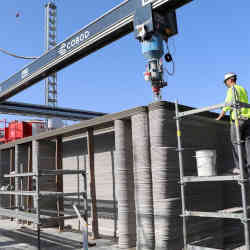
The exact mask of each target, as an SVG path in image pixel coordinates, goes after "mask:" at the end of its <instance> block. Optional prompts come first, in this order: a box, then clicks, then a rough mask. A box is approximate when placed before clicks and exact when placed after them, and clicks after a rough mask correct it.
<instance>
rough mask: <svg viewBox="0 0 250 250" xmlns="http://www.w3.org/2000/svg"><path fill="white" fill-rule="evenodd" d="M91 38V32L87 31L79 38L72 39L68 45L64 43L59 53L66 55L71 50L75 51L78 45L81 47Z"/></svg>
mask: <svg viewBox="0 0 250 250" xmlns="http://www.w3.org/2000/svg"><path fill="white" fill-rule="evenodd" d="M89 36H90V32H89V31H85V32H83V33H81V34H80V35H79V36H77V37H76V38H73V39H71V40H70V41H69V42H67V43H62V44H61V46H60V48H59V51H58V53H59V54H60V55H62V56H63V55H65V54H66V53H67V52H68V51H69V50H71V49H73V48H74V47H76V46H77V45H79V43H81V42H83V41H85V40H87V39H88V38H89Z"/></svg>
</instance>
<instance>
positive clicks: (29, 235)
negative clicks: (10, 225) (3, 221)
mask: <svg viewBox="0 0 250 250" xmlns="http://www.w3.org/2000/svg"><path fill="white" fill-rule="evenodd" d="M0 236H5V237H6V238H8V239H13V241H12V240H8V241H5V242H0V249H5V248H2V247H7V246H11V245H13V246H14V245H17V244H20V243H24V244H27V245H29V246H34V247H36V246H37V233H36V232H35V231H33V230H30V229H26V228H25V229H18V230H5V229H0ZM81 244H82V243H81V242H80V241H77V240H70V239H67V238H65V237H59V236H57V235H51V234H48V233H45V232H43V231H41V248H42V249H43V248H44V249H48V248H62V247H63V248H62V249H65V250H71V249H77V248H81Z"/></svg>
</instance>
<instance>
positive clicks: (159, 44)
mask: <svg viewBox="0 0 250 250" xmlns="http://www.w3.org/2000/svg"><path fill="white" fill-rule="evenodd" d="M141 46H142V53H143V55H144V57H145V58H146V59H148V60H151V59H160V58H161V57H162V56H163V53H164V49H163V39H162V38H161V36H159V35H157V36H156V35H153V36H152V38H151V39H149V40H146V41H143V42H142V43H141Z"/></svg>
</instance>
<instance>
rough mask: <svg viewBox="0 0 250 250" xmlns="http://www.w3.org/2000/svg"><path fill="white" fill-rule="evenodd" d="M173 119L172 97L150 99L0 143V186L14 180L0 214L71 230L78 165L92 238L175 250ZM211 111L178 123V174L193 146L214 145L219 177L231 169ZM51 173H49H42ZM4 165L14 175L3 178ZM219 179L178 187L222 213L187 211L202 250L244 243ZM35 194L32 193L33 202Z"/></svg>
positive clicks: (189, 165)
mask: <svg viewBox="0 0 250 250" xmlns="http://www.w3.org/2000/svg"><path fill="white" fill-rule="evenodd" d="M180 109H181V110H182V111H186V110H189V108H188V107H184V106H180ZM174 117H175V110H174V104H173V103H168V102H157V103H154V104H151V105H149V106H148V107H138V108H135V109H131V110H126V111H123V112H120V113H116V114H111V115H105V116H103V117H99V118H94V119H91V120H88V121H85V122H81V123H79V124H77V125H73V126H71V127H65V128H61V129H57V130H53V131H50V132H45V133H41V134H38V135H36V136H32V137H27V138H24V139H21V140H17V141H14V142H10V143H7V144H3V145H1V146H0V150H1V151H0V152H1V179H0V182H1V185H2V186H6V185H8V184H10V185H13V183H14V184H15V191H8V190H6V191H1V192H0V193H1V197H2V198H1V207H2V208H1V210H0V213H1V214H2V215H5V216H8V217H17V218H19V219H20V220H22V221H30V222H32V223H39V224H41V226H43V223H44V225H47V224H48V223H49V224H50V225H51V226H52V225H54V226H55V223H56V224H58V226H59V227H60V228H61V230H63V227H64V226H66V225H71V226H72V227H73V228H76V229H77V227H78V223H77V219H75V220H74V218H75V217H74V211H73V209H72V204H73V203H74V202H76V203H78V204H79V205H80V206H79V207H80V208H83V196H82V190H83V186H84V185H83V178H82V173H81V171H80V170H84V169H88V171H87V173H88V178H87V179H88V181H89V185H88V186H89V188H88V190H89V194H88V197H89V205H90V207H91V211H92V213H90V214H89V216H90V217H91V218H90V220H89V221H90V229H91V231H92V232H93V235H94V236H95V237H98V235H110V236H113V237H118V238H119V247H120V249H128V248H132V247H135V246H136V244H137V248H138V249H182V247H183V237H182V222H181V221H182V220H181V217H180V214H181V197H180V183H179V162H178V152H177V150H176V149H177V139H176V138H177V137H176V124H175V120H174V119H173V118H174ZM214 118H215V114H213V113H209V112H206V113H204V114H203V115H199V116H198V115H196V116H192V118H186V119H185V120H183V122H182V131H183V137H182V140H183V145H185V147H187V148H188V149H189V150H187V151H185V153H184V155H183V156H184V162H185V165H184V166H185V175H186V176H197V170H196V162H195V158H194V157H193V156H194V155H195V150H197V149H202V148H210V149H216V150H217V162H216V167H217V170H218V174H219V175H222V176H223V173H224V172H226V171H227V169H228V168H230V167H232V162H233V161H232V159H231V158H230V157H228V156H229V155H230V154H231V153H230V150H231V146H230V140H229V138H228V136H227V133H228V132H227V131H228V122H227V121H222V122H218V121H215V120H214ZM191 134H192V135H193V136H192V137H191V136H190V135H191ZM227 138H228V139H227ZM225 155H226V156H227V157H225ZM46 171H47V172H46ZM53 171H54V173H55V176H53V175H52V176H51V175H50V176H48V177H45V176H43V174H44V175H46V174H51V173H53ZM56 171H65V172H64V174H69V173H70V172H68V173H67V171H72V172H71V174H74V173H75V175H72V176H71V175H70V176H71V177H70V176H68V175H64V176H63V177H62V173H63V172H62V173H60V172H56ZM74 171H75V172H74ZM13 172H14V173H15V174H16V175H13V177H11V176H10V173H13ZM32 173H33V175H34V176H37V175H38V176H39V190H37V187H34V186H32V185H31V182H30V180H29V179H30V178H32V177H31V175H32ZM6 175H7V176H6ZM18 175H20V176H24V177H23V181H22V185H21V183H20V181H19V179H18V181H15V182H14V180H12V179H14V177H15V178H16V179H17V178H18V177H17V176H18ZM8 177H11V178H8ZM224 177H225V176H224ZM226 178H227V181H224V182H221V181H218V180H217V182H215V183H214V182H213V183H211V182H207V183H204V182H202V181H200V182H193V183H190V184H189V185H188V187H187V189H186V196H187V198H186V199H187V203H186V206H187V208H186V209H187V210H190V211H204V212H211V213H212V212H220V213H223V214H225V216H226V215H228V216H227V217H226V218H227V219H226V220H222V219H221V218H203V217H189V219H188V220H187V224H188V227H187V228H188V238H189V242H192V243H195V244H197V245H201V246H204V247H207V249H227V248H226V247H227V246H231V247H232V246H233V245H234V244H235V246H237V245H239V244H240V243H242V242H243V241H244V237H243V236H244V233H243V231H244V230H243V227H242V225H241V223H240V220H239V218H238V219H237V218H236V217H237V216H236V217H235V218H234V219H233V214H236V215H239V213H240V212H242V209H240V207H241V199H240V188H239V185H238V183H237V182H236V181H237V178H236V176H227V177H226ZM20 185H21V186H22V189H20V188H21V186H20ZM10 190H12V188H10ZM37 191H39V192H40V193H41V194H39V197H40V199H39V200H38V201H39V202H38V203H37V202H36V199H35V197H36V196H35V193H36V192H37ZM28 192H30V193H28ZM60 193H64V194H65V196H63V195H60ZM20 197H21V198H20ZM30 197H33V199H31V198H30ZM55 197H56V199H55ZM37 207H39V214H37V213H36V211H35V209H36V208H37ZM9 208H12V209H11V210H10V209H9ZM17 208H18V211H17V210H16V209H17ZM28 211H33V213H26V212H28ZM231 214H232V216H231V218H230V215H231ZM194 249H195V248H194ZM231 249H233V248H231Z"/></svg>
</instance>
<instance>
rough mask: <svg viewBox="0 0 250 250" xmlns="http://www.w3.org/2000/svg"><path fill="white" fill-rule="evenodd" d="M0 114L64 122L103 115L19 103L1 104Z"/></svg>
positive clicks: (101, 114)
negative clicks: (57, 119)
mask: <svg viewBox="0 0 250 250" xmlns="http://www.w3.org/2000/svg"><path fill="white" fill-rule="evenodd" d="M0 112H1V113H4V114H20V115H27V116H38V117H46V118H49V117H60V118H62V119H64V120H72V121H79V120H87V119H91V118H95V117H99V116H103V115H105V113H101V112H93V111H87V110H79V109H70V108H59V107H49V106H46V105H38V104H28V103H19V102H2V103H0Z"/></svg>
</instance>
